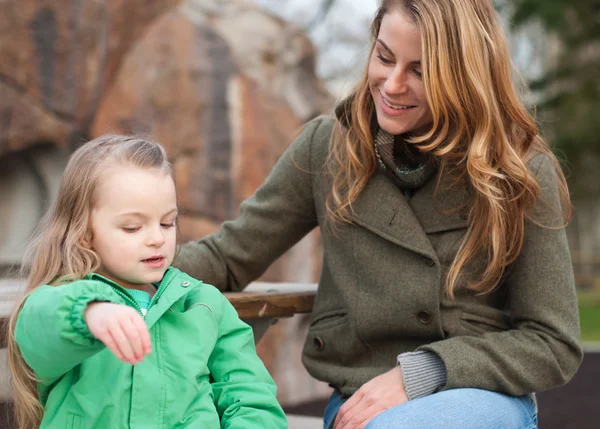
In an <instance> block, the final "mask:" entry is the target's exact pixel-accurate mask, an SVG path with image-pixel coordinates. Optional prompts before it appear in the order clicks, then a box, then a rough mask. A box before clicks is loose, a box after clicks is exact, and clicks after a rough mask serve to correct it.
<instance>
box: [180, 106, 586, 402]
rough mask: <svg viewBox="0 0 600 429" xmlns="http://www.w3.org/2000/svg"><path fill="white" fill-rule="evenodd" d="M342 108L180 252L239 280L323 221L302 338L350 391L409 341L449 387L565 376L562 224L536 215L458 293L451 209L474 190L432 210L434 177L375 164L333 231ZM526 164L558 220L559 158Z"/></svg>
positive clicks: (521, 384)
mask: <svg viewBox="0 0 600 429" xmlns="http://www.w3.org/2000/svg"><path fill="white" fill-rule="evenodd" d="M334 121H335V120H334V119H330V118H319V119H316V120H314V121H312V122H311V123H309V124H308V125H307V126H306V128H305V129H304V131H303V132H302V134H301V135H300V136H299V137H298V138H297V139H296V140H295V141H294V143H293V144H292V145H291V147H290V148H289V149H288V150H287V151H286V153H285V154H284V155H283V156H282V157H281V159H280V160H279V161H278V163H277V165H276V166H275V167H274V169H273V171H272V172H271V174H270V176H269V177H268V178H267V180H266V182H265V183H264V184H263V185H262V186H261V187H260V189H258V191H257V192H256V194H255V195H254V196H252V197H251V198H249V199H248V200H247V201H245V202H244V203H243V204H242V206H241V215H240V217H239V218H238V219H236V220H234V221H229V222H225V223H224V224H223V225H222V228H221V231H220V233H217V234H213V235H210V236H208V237H206V238H204V239H203V240H201V241H200V242H192V243H188V244H186V245H184V246H182V248H181V253H180V255H179V256H178V258H177V260H176V262H175V265H176V266H179V267H181V268H182V269H183V270H184V271H186V272H188V273H189V274H191V275H192V276H196V277H198V278H201V279H203V280H204V281H206V282H208V283H211V284H214V285H216V286H217V287H219V288H221V289H226V290H241V289H243V288H244V287H245V286H246V285H247V284H248V283H249V282H251V281H253V280H254V279H256V278H257V277H259V276H260V275H261V274H262V273H263V272H264V271H265V270H266V268H267V267H268V266H269V265H270V264H271V263H272V262H273V261H275V260H276V259H277V258H278V257H279V256H280V255H282V254H283V253H284V252H285V251H286V250H287V249H289V248H290V247H291V246H292V245H294V244H295V243H296V242H297V241H298V240H300V239H301V238H302V237H303V236H304V235H306V234H307V233H308V232H309V231H311V230H312V229H313V228H315V227H317V226H318V227H320V228H321V233H322V240H323V246H324V260H323V270H322V273H321V278H320V280H319V289H318V293H317V298H316V301H315V305H314V309H313V312H312V315H311V318H310V328H309V332H308V337H307V339H306V343H305V345H304V350H303V362H304V365H305V366H306V368H307V370H308V371H309V372H310V374H312V375H313V376H314V377H316V378H317V379H319V380H323V381H326V382H328V383H330V384H332V385H333V386H336V387H337V388H339V389H340V390H341V391H342V392H343V393H346V394H351V393H353V392H354V391H356V390H357V389H358V388H359V387H360V386H361V385H362V384H364V383H365V382H367V381H368V380H370V379H372V378H373V377H375V376H377V375H379V374H381V373H383V372H385V371H387V370H389V369H391V368H392V367H393V366H394V365H395V364H396V356H397V355H398V354H399V353H402V352H406V351H414V350H429V351H432V352H434V353H436V354H437V355H439V357H440V358H441V359H442V361H443V362H444V364H445V367H446V371H447V384H446V386H445V389H452V388H459V387H474V388H481V389H488V390H493V391H498V392H505V393H508V394H513V395H521V394H525V393H529V392H539V391H543V390H547V389H550V388H553V387H556V386H558V385H561V384H563V383H565V382H567V381H568V380H569V379H570V378H571V377H572V376H573V374H574V373H575V371H576V369H577V367H578V366H579V363H580V361H581V359H582V350H581V347H580V343H579V323H578V312H577V301H576V295H575V286H574V280H573V272H572V267H571V260H570V256H569V250H568V247H567V239H566V235H565V231H564V228H554V229H549V228H542V227H540V226H537V225H536V224H534V223H532V222H529V221H528V222H527V225H526V236H525V243H524V246H523V250H522V251H521V254H520V256H519V258H518V260H517V261H516V262H515V263H514V264H513V265H512V266H511V267H510V270H509V273H508V275H507V276H505V280H504V282H503V284H502V285H501V286H500V287H499V288H498V290H497V291H496V292H494V293H492V294H491V295H487V296H476V295H475V294H473V293H470V292H468V291H466V290H465V289H464V288H463V289H462V291H459V293H458V295H457V297H456V299H455V300H454V301H452V300H450V299H448V298H447V297H445V295H444V293H443V289H444V287H443V286H444V281H445V274H446V272H447V269H448V267H449V265H450V264H451V262H452V260H453V258H454V256H455V255H456V251H457V249H458V245H459V244H460V242H461V238H462V237H463V236H464V234H465V232H466V227H467V221H466V219H465V218H464V217H462V216H461V215H460V213H459V212H454V213H451V214H448V213H447V211H448V209H451V208H456V207H458V206H459V205H460V203H461V201H463V199H464V198H466V196H467V193H466V191H465V190H463V189H461V188H460V187H457V188H454V189H452V190H448V189H441V191H440V192H439V194H438V198H437V209H436V208H434V205H433V200H434V199H433V194H434V188H435V183H436V178H434V179H432V180H430V181H429V182H428V183H427V184H426V185H425V186H424V187H422V188H421V189H419V190H418V191H417V192H416V194H415V195H414V197H413V198H412V199H410V200H407V199H406V198H405V197H404V196H403V194H402V192H401V190H400V189H399V188H397V187H396V186H395V185H394V184H393V183H392V181H391V180H389V178H388V177H387V176H386V175H385V174H384V172H382V171H379V172H377V173H376V174H375V175H374V176H373V177H372V178H371V179H370V180H369V182H368V183H367V185H366V187H365V189H364V190H363V191H362V192H361V194H360V195H359V197H358V200H357V201H356V202H355V203H354V204H353V206H352V207H353V209H354V214H353V215H352V220H353V223H352V224H349V225H343V226H340V227H339V228H338V230H337V232H336V233H335V234H333V233H332V232H331V231H330V230H329V229H327V228H325V227H324V226H325V225H324V220H325V218H326V211H325V202H326V198H327V196H328V193H329V191H330V189H331V182H330V178H329V177H328V175H327V174H326V173H325V172H324V169H323V166H324V162H325V159H326V157H327V153H328V145H329V140H330V136H331V133H332V126H333V123H334ZM529 167H530V169H531V171H532V173H533V174H535V175H536V177H537V180H538V181H539V183H540V185H541V188H542V191H541V200H540V202H539V203H538V204H537V206H536V211H537V213H536V219H537V220H538V221H541V222H543V224H545V225H554V226H556V225H561V224H562V220H561V218H560V214H559V212H560V211H559V210H558V208H559V202H558V191H557V186H556V180H555V171H554V167H553V164H552V162H551V161H550V160H549V159H548V158H547V157H546V156H545V155H536V156H535V157H534V158H533V159H532V160H531V161H530V162H529ZM541 201H543V202H544V203H541ZM442 212H445V213H446V214H442ZM463 285H464V284H463Z"/></svg>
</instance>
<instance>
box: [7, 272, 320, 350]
mask: <svg viewBox="0 0 600 429" xmlns="http://www.w3.org/2000/svg"><path fill="white" fill-rule="evenodd" d="M24 287H25V283H24V282H23V281H22V280H13V279H0V347H6V329H5V324H6V322H7V321H8V317H9V316H10V313H11V312H12V309H13V307H14V305H15V303H16V301H17V300H18V299H19V298H20V297H21V294H22V291H23V289H24ZM316 294H317V285H316V284H314V283H265V282H255V283H252V284H250V285H249V286H248V287H247V288H246V289H245V290H244V291H243V292H227V293H225V294H224V295H225V296H226V297H227V299H228V300H229V302H231V304H232V305H233V307H234V308H235V309H236V310H237V312H238V314H239V316H240V318H241V319H244V320H247V321H251V320H253V319H272V318H280V317H291V316H293V315H294V314H300V313H310V312H311V311H312V308H313V304H314V300H315V296H316Z"/></svg>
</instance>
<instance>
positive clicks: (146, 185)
mask: <svg viewBox="0 0 600 429" xmlns="http://www.w3.org/2000/svg"><path fill="white" fill-rule="evenodd" d="M176 217H177V204H176V197H175V184H174V183H173V179H172V178H171V176H170V175H169V174H166V173H163V172H162V171H160V170H158V169H139V168H135V167H126V166H114V167H110V168H108V169H107V170H106V171H105V172H104V174H103V177H102V178H101V179H100V183H99V184H98V188H97V189H96V190H95V193H94V206H93V208H92V216H91V230H90V234H89V237H88V242H89V244H90V245H91V248H92V249H93V250H94V251H95V252H96V253H97V254H98V255H99V256H100V260H101V261H102V265H101V267H100V269H99V270H98V274H101V275H103V276H105V277H106V278H108V279H110V280H113V281H115V282H116V283H118V284H120V285H121V286H123V287H125V288H130V289H142V288H143V286H144V285H148V284H150V283H153V282H158V281H160V280H161V279H162V277H163V275H164V273H165V271H166V270H167V268H168V267H169V265H171V262H172V261H173V257H174V255H175V245H176V227H175V218H176Z"/></svg>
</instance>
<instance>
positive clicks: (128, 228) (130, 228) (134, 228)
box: [121, 226, 140, 233]
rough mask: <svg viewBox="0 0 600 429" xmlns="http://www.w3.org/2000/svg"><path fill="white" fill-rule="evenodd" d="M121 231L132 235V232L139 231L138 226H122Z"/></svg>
mask: <svg viewBox="0 0 600 429" xmlns="http://www.w3.org/2000/svg"><path fill="white" fill-rule="evenodd" d="M121 229H122V230H123V231H125V232H129V233H132V232H136V231H138V230H139V229H140V227H139V226H124V227H123V228H121Z"/></svg>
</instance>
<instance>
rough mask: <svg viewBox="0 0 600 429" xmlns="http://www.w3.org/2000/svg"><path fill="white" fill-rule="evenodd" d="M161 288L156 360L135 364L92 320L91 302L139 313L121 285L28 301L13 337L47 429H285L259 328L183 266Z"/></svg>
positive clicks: (152, 321)
mask: <svg viewBox="0 0 600 429" xmlns="http://www.w3.org/2000/svg"><path fill="white" fill-rule="evenodd" d="M157 286H158V290H157V291H156V293H155V295H154V297H153V298H152V302H151V304H150V309H149V310H148V313H147V314H146V316H145V317H144V319H145V321H146V324H147V326H148V329H149V331H150V338H151V341H152V353H151V354H149V355H146V357H145V359H144V361H143V362H140V363H137V364H136V365H134V366H132V365H131V364H128V363H125V362H122V361H120V360H118V359H117V358H116V357H115V356H114V355H113V354H112V352H111V351H110V350H109V349H107V348H106V347H105V346H104V344H103V343H101V342H100V341H98V340H97V339H95V338H94V337H93V335H92V334H91V333H90V331H89V330H88V328H87V325H86V323H85V320H84V311H85V309H86V307H87V305H88V304H89V303H90V302H92V301H107V302H113V303H118V304H126V305H129V306H131V307H134V308H136V309H137V310H138V311H140V309H139V307H138V306H137V303H136V302H135V301H134V300H133V298H132V297H131V296H130V295H129V294H128V293H127V291H126V290H125V289H123V288H122V287H120V286H119V285H118V284H116V283H114V282H111V281H109V280H107V279H106V278H104V277H102V276H99V275H97V274H91V275H89V276H87V277H86V278H85V279H83V280H78V281H74V282H72V283H68V284H65V285H62V286H58V287H56V286H41V287H40V288H38V289H36V290H35V291H34V292H33V293H32V294H31V295H30V296H29V297H28V298H27V300H26V301H25V304H24V305H23V308H22V310H21V312H20V314H19V317H18V320H17V326H16V332H15V338H16V341H17V344H18V346H19V349H20V351H21V354H22V355H23V358H24V359H25V362H26V363H27V364H28V365H29V366H30V367H31V368H32V369H33V371H34V372H35V374H36V376H37V377H38V379H39V380H40V382H39V384H38V390H39V394H40V400H41V402H42V405H43V406H44V409H45V412H44V418H43V421H42V424H41V426H40V427H41V429H46V428H60V429H95V428H102V429H105V428H131V429H134V428H140V429H142V428H143V429H151V428H163V429H175V428H202V429H205V428H206V429H212V428H215V429H217V428H228V429H234V428H240V429H252V428H257V429H258V428H260V429H265V428H273V429H275V428H287V420H286V417H285V414H284V413H283V411H282V409H281V407H280V406H279V403H278V402H277V400H276V397H275V393H276V386H275V384H274V382H273V380H272V378H271V376H270V375H269V373H268V372H267V370H266V368H265V367H264V365H263V363H262V362H261V360H260V359H259V358H258V356H257V355H256V350H255V346H254V338H253V334H252V329H251V328H250V327H249V326H248V325H247V324H245V323H244V322H242V321H241V320H240V319H239V318H238V315H237V312H236V310H235V309H234V308H233V306H232V305H231V304H230V303H229V301H227V299H226V298H225V297H224V296H223V295H222V294H221V292H219V291H218V290H217V289H216V288H214V287H213V286H210V285H207V284H204V283H202V282H201V281H198V280H196V279H193V278H191V277H190V276H188V275H186V274H184V273H182V272H181V271H179V270H177V269H175V268H169V269H168V270H167V272H166V273H165V275H164V277H163V280H162V281H161V283H160V285H157ZM140 314H141V311H140Z"/></svg>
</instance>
